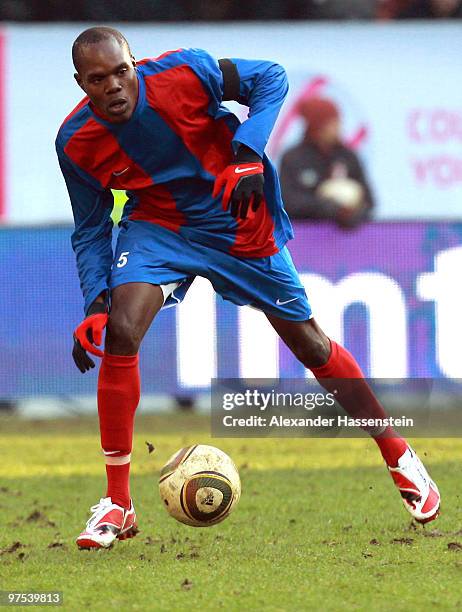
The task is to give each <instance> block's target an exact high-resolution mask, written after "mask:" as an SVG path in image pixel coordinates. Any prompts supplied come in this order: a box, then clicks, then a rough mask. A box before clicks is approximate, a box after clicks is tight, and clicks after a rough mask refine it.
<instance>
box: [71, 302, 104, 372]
mask: <svg viewBox="0 0 462 612" xmlns="http://www.w3.org/2000/svg"><path fill="white" fill-rule="evenodd" d="M107 319H108V308H107V305H106V304H105V303H103V302H93V304H92V305H91V306H90V308H89V309H88V313H87V316H86V318H85V319H84V320H83V321H82V323H80V325H79V326H78V327H77V328H76V329H75V331H74V348H73V349H72V357H73V359H74V361H75V365H76V366H77V367H78V368H79V370H80V371H81V372H82V373H85V372H87V371H88V370H90V369H91V368H94V367H95V362H94V361H93V359H91V357H89V356H88V355H87V353H86V351H88V352H89V353H92V354H93V355H96V356H97V357H103V356H104V353H103V351H101V350H100V349H98V348H96V347H95V346H94V345H95V344H96V345H100V344H101V342H102V339H103V329H104V328H105V327H106V324H107Z"/></svg>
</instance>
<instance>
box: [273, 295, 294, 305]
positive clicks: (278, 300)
mask: <svg viewBox="0 0 462 612" xmlns="http://www.w3.org/2000/svg"><path fill="white" fill-rule="evenodd" d="M295 300H298V297H296V298H292V299H290V300H285V301H284V302H281V300H280V299H279V298H278V299H277V300H276V304H277V305H278V306H284V304H288V303H289V302H295Z"/></svg>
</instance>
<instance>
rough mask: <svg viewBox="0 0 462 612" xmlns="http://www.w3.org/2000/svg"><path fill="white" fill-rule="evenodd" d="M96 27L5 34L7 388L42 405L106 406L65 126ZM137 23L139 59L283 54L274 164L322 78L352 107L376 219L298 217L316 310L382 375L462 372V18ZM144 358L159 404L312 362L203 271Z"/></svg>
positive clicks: (291, 372)
mask: <svg viewBox="0 0 462 612" xmlns="http://www.w3.org/2000/svg"><path fill="white" fill-rule="evenodd" d="M82 27H83V26H82V24H73V25H65V24H64V25H53V26H51V25H44V24H41V25H34V26H23V25H12V24H11V25H8V24H7V25H5V26H4V27H3V28H2V29H1V31H0V53H1V57H0V66H1V67H2V70H0V79H1V82H0V91H1V110H0V138H1V148H0V163H1V166H2V167H1V172H0V177H1V178H0V197H1V203H0V214H1V222H2V225H1V228H0V262H1V266H0V287H1V289H0V291H1V300H0V348H1V366H2V367H1V369H0V400H1V401H2V402H3V404H2V405H4V406H6V407H10V408H11V407H12V406H19V408H20V409H21V410H24V411H26V412H28V414H34V415H37V414H40V415H44V416H46V415H52V414H56V413H57V412H58V413H59V412H60V411H63V410H64V411H69V410H71V411H76V410H77V411H78V410H91V411H93V410H94V407H95V398H94V396H95V393H94V392H95V388H96V372H95V371H93V372H91V373H89V374H86V375H85V376H82V375H81V374H80V373H79V372H78V371H77V370H76V369H75V366H74V364H73V362H72V359H71V355H70V348H71V335H72V329H73V328H74V327H75V325H76V324H77V323H78V322H79V320H80V319H81V316H82V299H81V294H80V290H79V286H78V279H77V275H76V271H75V264H74V258H73V253H72V250H71V247H70V233H71V231H72V227H71V223H72V215H71V208H70V204H69V201H68V197H67V193H66V191H65V186H64V181H63V180H62V177H61V175H60V172H59V168H58V165H57V162H56V157H55V153H54V138H55V135H56V132H57V129H58V127H59V125H60V123H61V122H62V120H63V118H64V116H65V115H66V114H67V113H68V112H70V110H71V109H72V108H73V106H74V105H75V104H76V103H77V102H78V101H79V99H80V97H81V96H80V92H79V90H78V88H77V87H76V85H75V82H74V81H73V78H72V74H73V68H72V65H71V60H70V45H71V43H72V40H73V39H74V38H75V36H76V35H77V34H78V33H79V32H80V31H81V30H82ZM121 28H122V29H123V31H124V33H125V34H126V36H127V38H128V40H129V41H130V42H131V45H132V48H133V51H134V53H135V55H136V57H138V58H142V57H146V56H156V55H158V54H160V53H161V52H163V51H164V50H166V49H170V48H177V47H180V46H196V47H206V48H207V50H208V51H210V52H211V53H212V54H214V55H215V56H217V57H227V56H231V57H233V56H234V57H263V58H271V59H273V60H275V61H277V62H280V63H281V64H282V65H284V66H285V68H286V69H287V72H288V76H289V81H290V86H291V92H290V96H289V98H288V100H287V102H286V103H285V105H284V107H283V110H282V113H281V115H280V118H279V121H278V124H277V126H276V129H275V131H274V134H273V138H272V141H271V142H270V144H269V151H270V154H271V155H272V156H273V158H274V159H275V161H276V162H277V161H278V159H279V158H280V155H281V154H282V153H283V151H284V150H285V149H286V148H287V146H289V145H290V144H291V143H293V142H295V140H296V139H297V138H298V137H299V136H300V134H301V125H300V122H299V121H298V120H297V118H296V116H295V115H294V105H295V103H296V101H297V99H298V98H299V97H300V96H302V95H306V93H307V92H308V91H309V92H321V93H322V94H325V95H328V96H329V97H332V98H333V99H334V100H335V101H336V102H337V103H338V104H339V106H340V108H341V110H342V115H343V119H344V133H345V138H346V139H347V140H348V141H350V142H352V143H354V145H355V146H356V148H357V150H358V152H359V154H360V156H361V158H362V160H363V161H364V164H365V167H366V169H367V172H368V174H369V176H370V179H371V183H372V187H373V189H374V193H375V195H376V198H377V209H376V211H375V218H376V220H374V221H373V222H371V223H369V224H368V225H367V226H364V227H362V228H361V229H359V230H356V231H354V232H351V233H345V232H343V231H341V230H337V229H335V228H333V227H331V226H329V225H322V224H316V225H313V224H310V223H309V222H298V223H297V224H296V228H295V229H296V238H295V240H294V241H293V242H292V243H291V244H290V248H291V251H292V254H293V256H294V259H295V261H296V264H297V266H298V268H299V270H300V272H301V273H302V275H303V279H304V282H305V283H306V286H307V291H308V295H309V297H310V299H311V301H312V303H313V306H314V311H315V315H316V317H317V318H318V319H319V321H320V322H321V324H323V325H324V327H325V328H326V330H327V331H328V332H329V333H330V334H331V335H332V336H333V337H334V338H336V339H337V340H340V341H344V342H345V344H346V345H347V347H348V348H350V349H351V350H352V351H354V352H355V354H356V355H357V356H358V359H359V362H360V364H361V365H362V367H363V368H364V370H365V372H366V373H367V374H368V375H370V376H375V377H408V376H410V377H417V376H425V377H462V365H461V361H460V358H459V356H458V354H457V353H458V351H457V346H458V345H459V344H460V342H461V341H462V332H461V330H460V325H458V319H459V315H458V312H457V296H458V293H459V291H460V290H459V288H458V283H457V276H458V274H459V270H460V268H461V264H462V246H461V244H462V240H461V239H462V222H461V213H460V203H461V195H462V157H461V154H460V144H461V141H462V89H461V88H460V84H459V76H460V73H461V68H462V58H461V55H460V53H459V49H458V40H459V33H460V29H459V26H458V25H452V24H449V23H439V24H435V23H431V24H429V23H428V24H418V23H415V22H411V23H399V24H398V23H387V24H378V23H344V24H342V25H339V24H333V23H327V24H326V23H323V24H319V23H318V24H316V23H294V22H290V23H286V24H283V23H273V24H271V36H269V35H268V29H267V28H268V26H267V25H264V24H242V23H240V24H239V23H228V24H219V25H218V24H200V25H191V24H188V25H186V24H181V25H180V24H170V25H159V24H152V25H145V24H143V25H134V24H125V25H123V26H121ZM294 41H296V43H295V42H294ZM410 41H412V48H410ZM365 57H367V62H366V61H364V58H365ZM390 65H392V66H393V70H390V68H389V67H390ZM234 108H235V110H236V112H237V113H238V114H239V116H240V117H241V118H244V117H245V113H246V109H243V108H242V107H237V106H236V107H234ZM117 199H118V201H119V207H118V208H119V209H120V202H121V201H122V200H123V196H122V194H117ZM119 212H120V211H118V210H116V212H115V215H117V214H118V213H119ZM141 364H142V381H143V392H144V395H143V397H144V400H143V404H142V406H143V407H144V408H145V409H149V408H151V409H153V408H156V407H159V406H164V407H165V406H167V405H169V402H168V401H166V398H168V397H182V396H186V397H188V396H190V395H193V396H196V395H197V394H203V393H205V394H206V392H207V389H208V386H209V382H210V378H212V377H214V376H217V375H218V376H242V377H244V378H254V377H273V376H277V375H281V376H291V377H294V376H303V375H304V373H303V371H302V370H301V369H300V367H299V365H298V364H297V363H296V362H295V361H294V360H293V358H291V356H290V355H289V354H288V353H287V351H286V349H285V348H284V347H283V346H282V345H280V344H279V342H278V341H277V339H276V336H275V334H274V332H273V331H272V330H271V329H270V327H269V325H268V324H267V323H266V320H265V319H264V317H263V316H262V315H261V314H259V313H256V312H254V311H251V310H250V309H248V308H242V309H239V310H238V309H236V308H235V307H234V306H232V305H231V304H228V303H225V302H223V301H222V300H221V299H220V298H218V297H215V296H214V294H213V292H212V291H211V289H210V287H209V285H208V284H207V282H206V281H202V280H200V279H198V280H197V281H196V282H195V283H194V285H193V288H192V289H191V291H190V294H188V296H187V298H186V300H185V303H184V304H183V305H182V306H180V307H179V308H175V309H171V310H170V311H166V312H164V313H162V314H161V315H160V316H159V317H158V319H157V320H156V321H155V323H154V325H153V327H152V329H151V330H150V332H149V333H148V336H147V338H146V341H145V343H144V345H143V347H142V351H141ZM198 397H199V398H201V397H206V395H205V396H202V395H199V396H198Z"/></svg>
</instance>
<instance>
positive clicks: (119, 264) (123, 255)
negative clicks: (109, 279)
mask: <svg viewBox="0 0 462 612" xmlns="http://www.w3.org/2000/svg"><path fill="white" fill-rule="evenodd" d="M129 254H130V251H124V252H123V253H121V254H120V257H119V260H118V262H117V267H118V268H123V267H124V266H125V264H126V263H127V261H128V260H127V255H129Z"/></svg>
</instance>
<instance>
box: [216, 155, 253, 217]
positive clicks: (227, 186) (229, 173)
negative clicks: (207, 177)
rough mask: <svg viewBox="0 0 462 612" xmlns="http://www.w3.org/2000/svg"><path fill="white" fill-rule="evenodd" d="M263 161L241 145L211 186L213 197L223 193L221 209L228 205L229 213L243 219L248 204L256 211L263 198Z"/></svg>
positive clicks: (225, 208)
mask: <svg viewBox="0 0 462 612" xmlns="http://www.w3.org/2000/svg"><path fill="white" fill-rule="evenodd" d="M263 171H264V168H263V163H262V160H261V158H260V157H259V156H258V155H257V154H256V153H255V152H254V151H252V150H251V149H249V148H248V147H245V146H243V145H241V147H240V148H239V151H238V153H237V155H236V157H235V160H234V161H233V162H232V163H231V164H230V165H229V166H227V167H226V168H225V169H224V170H223V172H221V173H220V174H219V175H218V176H217V178H216V180H215V185H214V188H213V194H212V195H213V197H214V198H216V197H217V196H218V194H219V193H220V191H221V190H222V189H224V193H223V199H222V204H223V210H228V207H230V212H231V215H232V216H233V217H234V218H235V219H236V218H237V217H239V218H241V219H245V218H246V217H247V212H248V210H249V206H250V205H251V206H252V210H253V211H254V212H256V211H257V210H258V207H259V206H260V204H261V202H262V200H263V185H264V178H263Z"/></svg>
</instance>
